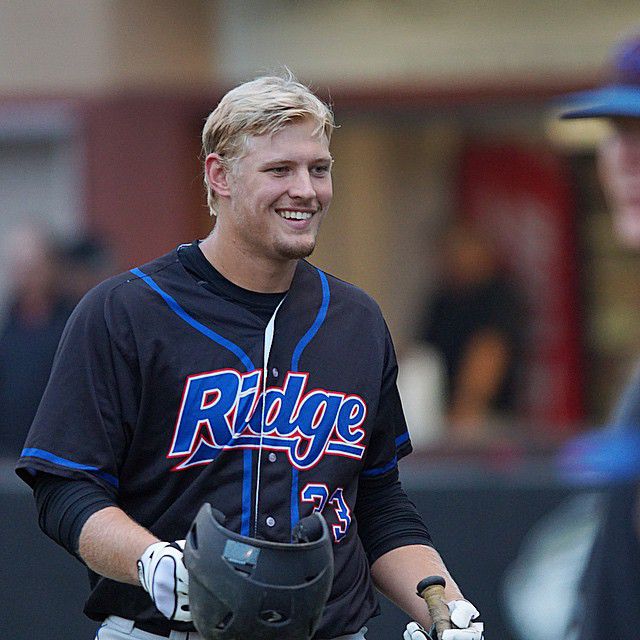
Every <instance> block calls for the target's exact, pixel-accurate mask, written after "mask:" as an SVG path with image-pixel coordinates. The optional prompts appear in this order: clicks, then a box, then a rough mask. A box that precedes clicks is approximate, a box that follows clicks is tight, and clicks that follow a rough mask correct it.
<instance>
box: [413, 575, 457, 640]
mask: <svg viewBox="0 0 640 640" xmlns="http://www.w3.org/2000/svg"><path fill="white" fill-rule="evenodd" d="M444 585H445V580H444V578H443V577H442V576H429V577H428V578H424V579H423V580H420V582H419V583H418V587H417V590H418V595H419V596H420V597H421V598H422V599H423V600H424V601H425V602H426V603H427V607H428V609H429V614H430V615H431V619H432V620H433V624H434V625H435V628H436V633H437V634H438V640H440V638H441V637H442V632H443V631H445V630H447V629H451V619H450V618H449V607H447V603H446V602H445V600H444Z"/></svg>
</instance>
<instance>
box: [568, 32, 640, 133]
mask: <svg viewBox="0 0 640 640" xmlns="http://www.w3.org/2000/svg"><path fill="white" fill-rule="evenodd" d="M561 106H562V108H564V109H567V110H566V111H564V112H563V113H561V115H560V117H561V118H563V119H565V120H568V119H575V118H608V117H613V116H627V117H632V118H640V33H638V34H636V35H634V36H632V37H630V38H628V39H625V40H623V41H622V42H620V43H619V44H618V45H617V46H615V47H614V49H613V52H612V59H611V63H610V72H609V80H608V82H607V84H605V85H604V86H602V87H600V88H599V89H593V90H591V91H580V92H578V93H572V94H569V95H567V96H564V97H563V98H561Z"/></svg>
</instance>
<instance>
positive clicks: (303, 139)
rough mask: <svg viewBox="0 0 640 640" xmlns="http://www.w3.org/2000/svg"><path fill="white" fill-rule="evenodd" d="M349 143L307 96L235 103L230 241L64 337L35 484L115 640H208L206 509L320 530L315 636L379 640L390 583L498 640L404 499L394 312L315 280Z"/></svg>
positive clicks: (41, 426) (175, 267) (149, 272)
mask: <svg viewBox="0 0 640 640" xmlns="http://www.w3.org/2000/svg"><path fill="white" fill-rule="evenodd" d="M333 126H334V125H333V115H332V113H331V111H330V109H329V108H328V107H327V106H326V105H325V104H323V103H322V102H321V101H320V100H319V99H318V98H317V97H316V96H315V95H314V94H313V93H311V92H310V91H309V89H308V88H307V87H305V86H304V85H301V84H299V83H298V82H297V81H295V80H294V79H293V78H291V77H288V78H280V77H263V78H259V79H257V80H254V81H252V82H248V83H245V84H243V85H240V86H239V87H236V88H235V89H233V90H232V91H230V92H229V93H228V94H227V95H226V96H224V98H223V99H222V100H221V102H220V104H219V105H218V106H217V108H216V109H215V110H214V111H213V112H212V113H211V115H210V116H209V118H208V119H207V121H206V124H205V126H204V130H203V150H204V156H205V169H204V176H205V184H206V187H207V200H208V203H209V206H210V209H211V212H212V214H214V215H215V216H216V223H215V225H214V228H213V230H212V232H211V234H210V235H209V236H208V237H207V238H206V239H205V240H203V241H202V242H198V241H195V242H192V243H190V244H186V245H181V246H180V247H178V248H177V249H176V250H174V251H172V252H170V253H169V254H167V255H165V256H162V257H160V258H158V259H156V260H153V261H152V262H150V263H148V264H146V265H143V266H142V267H140V268H136V269H132V270H131V272H129V273H126V274H122V275H120V276H116V277H115V278H112V279H110V280H108V281H106V282H104V283H102V284H101V285H99V286H98V287H96V289H94V290H93V291H92V292H90V293H89V294H88V296H87V297H86V298H85V299H84V300H83V301H82V302H81V303H80V305H79V306H78V308H77V309H76V311H75V312H74V315H73V316H72V318H71V320H70V322H69V324H68V326H67V328H66V330H65V335H64V336H63V339H62V342H61V345H60V349H59V351H58V354H57V358H56V363H55V365H54V369H53V373H52V377H51V380H50V383H49V386H48V388H47V391H46V393H45V395H44V398H43V400H42V403H41V406H40V409H39V412H38V415H37V417H36V419H35V421H34V424H33V426H32V429H31V431H30V434H29V437H28V439H27V443H26V445H25V449H24V451H23V454H22V457H21V459H20V461H19V463H18V473H19V474H20V475H21V477H23V478H24V479H25V480H26V481H27V482H29V483H30V484H31V485H32V486H33V487H34V492H35V496H36V502H37V504H38V508H39V512H40V523H41V526H42V528H43V529H44V531H45V532H47V534H48V535H50V536H51V537H52V538H53V539H54V540H56V541H57V542H59V543H60V544H62V545H63V546H64V547H65V548H67V549H68V550H69V551H71V552H72V553H74V554H75V555H77V556H79V557H80V558H81V559H82V561H83V562H85V563H86V565H87V566H88V567H89V569H90V570H91V586H92V593H91V595H90V597H89V599H88V601H87V604H86V607H85V613H86V614H87V615H88V616H89V617H91V618H93V619H95V620H100V621H102V622H103V625H102V627H101V629H100V630H99V638H100V640H114V639H121V638H130V637H134V638H147V639H149V638H156V637H160V638H162V637H171V638H172V639H174V640H176V639H180V638H182V639H184V640H187V639H188V640H194V639H196V638H199V637H200V636H198V635H197V633H195V632H194V627H193V625H192V622H191V615H190V612H189V607H188V574H187V571H186V569H185V567H184V564H183V559H182V550H183V548H184V537H185V535H186V534H187V531H188V529H189V526H190V525H191V522H192V521H193V519H194V517H195V515H196V513H197V512H198V510H199V508H200V506H201V505H202V504H203V503H204V502H209V503H211V504H212V505H213V506H214V507H215V508H217V509H219V510H220V511H222V512H223V513H224V514H225V516H226V526H227V527H229V528H230V529H231V530H233V531H235V532H238V533H240V534H242V535H244V536H249V537H252V538H261V539H265V540H270V541H278V542H289V541H290V540H291V536H292V531H293V529H294V527H295V525H296V524H297V523H298V522H299V521H300V519H301V518H303V517H305V516H307V515H309V514H311V513H312V512H313V511H320V512H322V514H323V515H324V517H325V519H326V521H327V523H328V525H329V531H330V532H331V535H332V538H333V550H334V566H335V573H334V580H333V587H332V591H331V594H330V596H329V598H328V600H327V602H326V606H325V609H324V614H323V617H322V621H321V623H320V626H319V628H318V630H317V632H316V634H315V636H314V637H315V638H340V639H341V640H362V639H363V638H364V637H365V636H364V634H365V632H366V627H365V626H364V625H365V624H366V622H367V620H369V618H371V617H372V616H374V615H376V613H377V612H378V605H377V601H376V596H375V591H374V584H375V585H377V586H378V587H379V588H380V589H381V590H382V591H383V592H384V593H386V594H387V595H388V596H389V597H390V598H391V599H392V600H395V601H396V602H397V603H398V604H399V605H400V606H401V607H402V608H404V609H405V610H406V611H407V612H408V613H409V614H410V615H412V616H413V617H414V618H415V619H416V620H419V621H420V622H422V623H423V624H424V625H428V624H430V622H431V621H430V619H429V615H428V613H427V611H426V607H425V605H424V602H421V600H420V599H419V598H417V597H416V594H415V589H416V584H417V583H418V581H419V580H421V579H422V578H424V577H425V576H427V575H432V574H441V575H444V576H445V577H446V580H447V588H446V598H447V600H448V601H449V602H450V609H451V611H452V619H453V621H454V623H455V625H456V626H457V627H459V628H458V629H453V630H450V631H447V632H446V635H445V636H444V638H445V640H465V639H466V640H479V638H481V635H482V630H481V624H480V623H475V622H473V621H472V620H473V619H475V618H477V616H478V612H477V611H476V609H475V607H473V605H471V604H470V603H469V602H467V601H466V600H464V599H463V598H462V595H461V593H460V591H459V590H458V587H457V586H456V584H455V582H454V581H453V580H452V579H451V577H450V576H449V574H448V573H447V571H446V569H445V567H444V564H443V562H442V560H441V559H440V556H439V555H438V553H437V552H436V551H435V549H434V548H433V545H432V543H431V539H430V537H429V534H428V532H427V530H426V528H425V526H424V524H423V522H422V519H421V518H420V516H419V514H418V513H417V512H416V510H415V508H414V506H413V505H412V504H411V502H410V501H409V500H408V498H407V496H406V495H405V493H404V492H403V490H402V487H401V485H400V482H399V479H398V468H397V462H398V459H399V458H401V457H403V456H404V455H406V454H408V453H409V452H410V451H411V444H410V441H409V435H408V433H407V428H406V423H405V420H404V416H403V412H402V407H401V405H400V399H399V395H398V391H397V388H396V375H397V365H396V360H395V355H394V351H393V345H392V343H391V338H390V336H389V332H388V330H387V328H386V325H385V322H384V320H383V318H382V315H381V313H380V310H379V308H378V307H377V305H376V304H375V302H373V300H371V298H369V297H368V296H367V295H366V294H365V293H364V292H362V291H360V290H359V289H357V288H356V287H354V286H352V285H349V284H347V283H345V282H343V281H341V280H339V279H337V278H334V277H332V276H330V275H328V274H325V273H324V272H322V271H321V270H319V269H317V268H316V267H314V266H312V265H311V264H310V263H308V262H307V261H306V260H304V258H305V257H306V256H308V255H309V254H310V253H311V252H312V251H313V249H314V247H315V243H316V237H317V234H318V230H319V227H320V224H321V222H322V219H323V217H324V216H325V215H326V213H327V210H328V208H329V204H330V202H331V197H332V182H331V165H332V159H331V155H330V153H329V141H330V138H331V133H332V130H333ZM164 541H169V542H164ZM171 541H172V542H171ZM286 570H287V568H286V567H283V571H286ZM101 576H102V577H101ZM246 637H247V638H251V637H252V629H247V632H246ZM405 637H406V638H409V637H411V638H412V639H413V638H424V637H425V634H424V632H423V630H421V628H420V627H419V626H418V625H416V624H415V623H412V626H411V627H410V628H409V629H408V630H407V631H406V632H405Z"/></svg>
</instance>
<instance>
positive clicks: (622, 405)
mask: <svg viewBox="0 0 640 640" xmlns="http://www.w3.org/2000/svg"><path fill="white" fill-rule="evenodd" d="M564 107H565V108H564V111H563V113H562V115H561V117H562V118H563V119H576V118H606V119H608V120H609V121H610V123H611V135H610V136H609V137H608V138H607V139H606V140H604V141H603V142H602V143H601V144H600V146H599V149H598V158H597V160H598V173H599V177H600V181H601V183H602V188H603V191H604V194H605V196H606V198H607V202H608V204H609V207H610V209H611V214H612V217H613V225H614V229H615V233H616V236H617V238H618V241H619V242H620V243H621V244H622V245H623V246H625V247H627V248H630V249H636V250H640V31H639V32H638V33H636V34H635V35H633V36H631V37H628V38H625V39H624V40H622V41H621V42H620V43H618V44H617V45H616V46H615V48H614V49H613V52H612V57H611V68H610V76H609V80H608V82H607V84H605V85H603V86H602V87H600V88H597V89H595V90H593V91H584V92H581V93H576V94H572V95H570V96H567V97H566V99H565V102H564ZM639 295H640V294H639ZM561 464H563V467H564V471H565V472H567V471H568V472H571V473H575V472H576V471H577V472H581V473H583V474H587V477H590V478H591V479H597V480H601V481H604V482H605V483H606V486H607V489H606V491H605V493H604V505H603V506H604V511H603V516H602V522H601V523H600V527H599V531H598V534H597V536H596V540H595V543H594V545H593V548H592V550H591V554H590V557H589V560H588V562H587V565H586V568H585V571H584V574H583V576H582V580H581V587H580V593H579V595H578V600H577V602H578V605H577V607H576V610H575V615H574V619H573V621H572V623H571V625H570V629H569V630H568V631H567V634H566V637H567V638H568V639H569V638H575V639H577V638H579V639H580V640H591V639H595V638H603V637H610V638H636V637H638V636H640V492H639V491H638V488H639V486H640V485H639V478H640V368H638V369H637V371H636V373H635V374H634V375H633V377H632V379H631V380H630V382H629V384H628V386H627V388H626V391H625V392H624V393H623V394H622V396H621V399H620V400H619V402H618V405H617V407H616V409H615V411H614V413H613V416H612V419H611V422H610V424H609V426H608V427H607V428H606V429H603V430H600V431H598V432H594V433H592V434H585V435H583V436H580V437H579V438H577V439H576V440H574V441H573V442H571V443H569V444H568V446H567V448H566V449H565V450H564V451H563V452H562V455H561Z"/></svg>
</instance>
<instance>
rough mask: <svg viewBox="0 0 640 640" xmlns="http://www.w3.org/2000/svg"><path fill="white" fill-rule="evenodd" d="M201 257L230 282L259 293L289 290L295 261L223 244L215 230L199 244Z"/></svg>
mask: <svg viewBox="0 0 640 640" xmlns="http://www.w3.org/2000/svg"><path fill="white" fill-rule="evenodd" d="M200 250H201V251H202V253H203V254H204V257H205V258H206V259H207V260H208V261H209V262H210V263H211V264H212V265H213V266H214V267H215V268H216V269H217V270H218V271H219V272H220V273H221V274H222V275H223V276H224V277H225V278H226V279H227V280H229V281H230V282H233V284H235V285H237V286H239V287H242V288H243V289H248V290H249V291H257V292H259V293H282V292H284V291H288V289H289V287H290V286H291V281H292V280H293V275H294V273H295V270H296V266H297V264H298V261H297V260H282V261H274V260H271V259H268V258H262V257H260V256H256V255H252V254H247V253H245V252H244V251H241V250H239V249H238V248H237V247H235V246H233V245H230V244H229V243H223V242H222V241H220V240H219V239H218V235H217V234H216V233H215V230H214V232H213V233H212V234H211V235H210V236H209V237H207V238H206V239H205V240H203V241H202V242H201V243H200Z"/></svg>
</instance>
